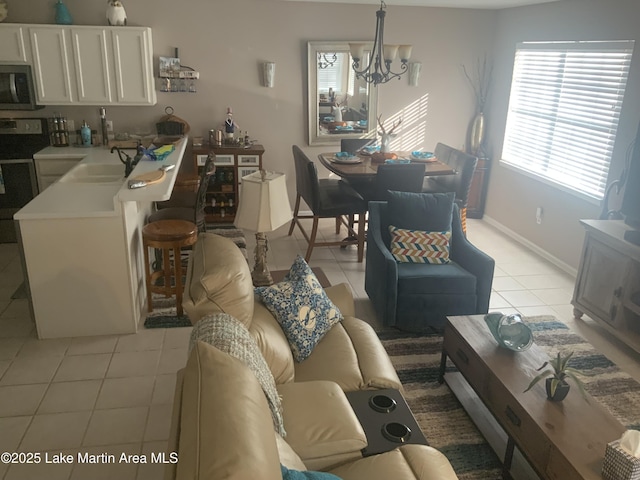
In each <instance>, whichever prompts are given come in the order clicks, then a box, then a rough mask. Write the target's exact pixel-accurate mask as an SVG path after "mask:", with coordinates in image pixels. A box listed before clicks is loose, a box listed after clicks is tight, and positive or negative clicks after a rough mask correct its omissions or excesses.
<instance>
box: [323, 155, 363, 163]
mask: <svg viewBox="0 0 640 480" xmlns="http://www.w3.org/2000/svg"><path fill="white" fill-rule="evenodd" d="M330 160H331V162H333V163H341V164H344V165H349V164H356V163H362V159H361V158H360V157H355V156H354V157H342V158H338V157H331V158H330Z"/></svg>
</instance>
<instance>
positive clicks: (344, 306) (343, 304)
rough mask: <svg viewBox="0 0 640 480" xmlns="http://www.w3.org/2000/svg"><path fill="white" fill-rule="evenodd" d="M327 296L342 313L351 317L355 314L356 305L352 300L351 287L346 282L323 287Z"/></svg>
mask: <svg viewBox="0 0 640 480" xmlns="http://www.w3.org/2000/svg"><path fill="white" fill-rule="evenodd" d="M324 291H325V292H326V294H327V297H329V299H330V300H331V301H332V302H333V303H334V304H335V306H336V307H338V309H339V310H340V312H341V313H342V315H344V316H350V317H353V316H355V314H356V306H355V302H354V300H353V292H352V291H351V287H349V285H347V284H346V283H339V284H337V285H332V286H330V287H327V288H325V289H324Z"/></svg>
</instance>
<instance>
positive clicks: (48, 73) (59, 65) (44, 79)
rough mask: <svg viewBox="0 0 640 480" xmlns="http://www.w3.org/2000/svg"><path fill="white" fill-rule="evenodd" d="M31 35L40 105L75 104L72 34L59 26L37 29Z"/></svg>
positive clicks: (34, 28) (31, 30)
mask: <svg viewBox="0 0 640 480" xmlns="http://www.w3.org/2000/svg"><path fill="white" fill-rule="evenodd" d="M29 34H30V38H31V54H32V56H33V71H34V77H35V83H36V95H37V98H38V103H39V104H40V105H65V104H69V103H71V102H73V100H74V94H73V87H72V82H71V68H72V67H73V65H72V64H71V62H70V60H71V59H70V57H69V54H70V51H71V50H70V49H69V42H70V39H69V36H68V31H67V30H65V29H64V28H62V27H57V26H37V27H31V28H29Z"/></svg>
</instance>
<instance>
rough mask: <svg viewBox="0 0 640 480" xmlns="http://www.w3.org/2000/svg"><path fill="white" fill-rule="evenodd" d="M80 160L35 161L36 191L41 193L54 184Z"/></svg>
mask: <svg viewBox="0 0 640 480" xmlns="http://www.w3.org/2000/svg"><path fill="white" fill-rule="evenodd" d="M80 160H82V158H55V159H53V158H52V159H49V158H48V159H44V160H42V159H40V160H39V159H35V163H36V178H37V179H38V191H39V192H43V191H44V190H45V189H46V188H47V187H48V186H49V185H51V184H54V183H56V182H57V181H58V180H59V179H60V178H61V177H62V176H64V174H65V173H67V172H68V171H69V170H71V169H72V168H73V167H75V166H76V165H77V164H78V162H79V161H80Z"/></svg>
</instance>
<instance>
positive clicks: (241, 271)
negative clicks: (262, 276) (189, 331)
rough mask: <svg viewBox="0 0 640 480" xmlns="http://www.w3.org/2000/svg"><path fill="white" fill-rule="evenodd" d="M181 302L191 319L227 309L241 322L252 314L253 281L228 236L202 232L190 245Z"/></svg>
mask: <svg viewBox="0 0 640 480" xmlns="http://www.w3.org/2000/svg"><path fill="white" fill-rule="evenodd" d="M182 305H183V307H184V309H185V311H186V312H187V315H189V318H190V319H191V322H192V323H194V324H195V323H196V322H197V321H198V320H200V318H202V317H204V316H205V315H211V314H215V313H228V314H229V315H231V316H232V317H234V318H236V319H238V320H239V321H240V322H241V323H242V324H243V325H244V326H246V327H249V326H250V325H251V319H252V317H253V281H252V280H251V271H250V270H249V265H248V264H247V260H246V259H245V258H244V255H243V254H242V252H241V251H240V249H239V248H238V247H237V246H236V244H235V243H233V241H232V240H230V239H228V238H224V237H221V236H220V235H215V234H213V233H201V234H200V235H199V236H198V241H197V242H196V244H195V245H194V246H193V251H192V253H191V257H190V259H189V267H188V270H187V280H186V284H185V291H184V300H183V302H182Z"/></svg>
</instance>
